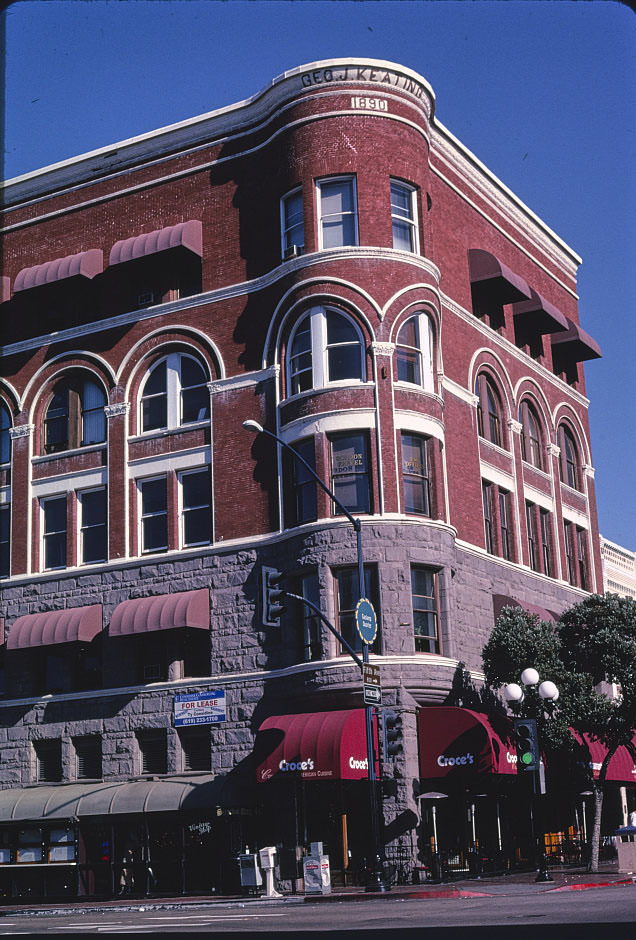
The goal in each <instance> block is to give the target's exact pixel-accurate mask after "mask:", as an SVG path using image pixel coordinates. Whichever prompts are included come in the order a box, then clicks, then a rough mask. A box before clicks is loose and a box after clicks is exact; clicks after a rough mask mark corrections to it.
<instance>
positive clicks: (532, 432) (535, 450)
mask: <svg viewBox="0 0 636 940" xmlns="http://www.w3.org/2000/svg"><path fill="white" fill-rule="evenodd" d="M519 423H520V425H521V456H522V458H523V460H525V461H526V463H531V464H532V466H533V467H538V468H539V470H543V454H542V449H541V431H540V430H539V427H540V425H539V419H538V418H537V414H536V412H535V410H534V408H533V407H532V405H530V404H529V403H528V402H527V401H522V402H521V404H520V405H519Z"/></svg>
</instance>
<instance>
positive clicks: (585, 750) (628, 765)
mask: <svg viewBox="0 0 636 940" xmlns="http://www.w3.org/2000/svg"><path fill="white" fill-rule="evenodd" d="M573 735H574V737H575V739H576V740H577V741H578V742H579V744H580V746H581V747H580V750H579V752H578V755H577V756H578V758H579V760H584V761H585V762H586V763H589V764H590V765H591V767H592V773H593V775H594V779H595V780H598V775H599V773H600V771H601V765H602V763H603V761H604V760H605V755H606V754H607V748H606V747H605V745H604V744H603V743H602V742H601V741H594V740H592V738H591V737H590V736H589V735H587V734H584V735H580V734H577V733H576V732H573ZM632 743H633V744H634V746H636V734H634V737H633V738H632ZM605 779H606V780H608V781H610V782H611V783H636V762H635V761H634V758H633V757H632V756H631V754H630V753H629V751H628V750H627V748H626V747H624V746H623V747H619V748H618V750H617V751H616V753H615V754H614V756H613V757H612V759H611V761H610V762H609V767H608V768H607V777H606V778H605Z"/></svg>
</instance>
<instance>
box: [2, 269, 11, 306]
mask: <svg viewBox="0 0 636 940" xmlns="http://www.w3.org/2000/svg"><path fill="white" fill-rule="evenodd" d="M10 299H11V278H10V277H7V275H6V274H3V275H2V277H0V304H3V303H5V302H6V301H7V300H10Z"/></svg>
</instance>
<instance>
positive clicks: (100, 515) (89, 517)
mask: <svg viewBox="0 0 636 940" xmlns="http://www.w3.org/2000/svg"><path fill="white" fill-rule="evenodd" d="M79 502H80V510H81V529H80V543H81V544H80V557H81V559H82V562H83V564H85V565H87V564H90V563H91V562H97V561H105V560H106V554H107V537H106V489H105V488H104V487H100V488H99V489H96V490H85V491H84V492H83V493H80V494H79Z"/></svg>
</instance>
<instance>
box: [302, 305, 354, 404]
mask: <svg viewBox="0 0 636 940" xmlns="http://www.w3.org/2000/svg"><path fill="white" fill-rule="evenodd" d="M363 375H364V343H363V340H362V334H361V332H360V330H359V328H358V327H357V325H356V324H355V323H354V322H353V320H352V319H350V318H349V317H348V316H346V315H345V314H344V313H340V312H339V311H338V310H332V309H331V308H328V307H314V308H312V309H311V310H310V311H309V312H308V313H306V314H305V315H304V316H303V317H302V318H301V319H300V320H299V322H298V323H297V324H296V326H295V328H294V330H293V332H292V334H291V337H290V343H289V356H288V363H287V382H288V388H289V393H290V394H291V395H297V394H299V393H300V392H306V391H308V390H309V389H312V388H322V387H324V386H325V385H329V384H332V383H334V382H352V381H353V382H355V381H357V382H360V381H363Z"/></svg>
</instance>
